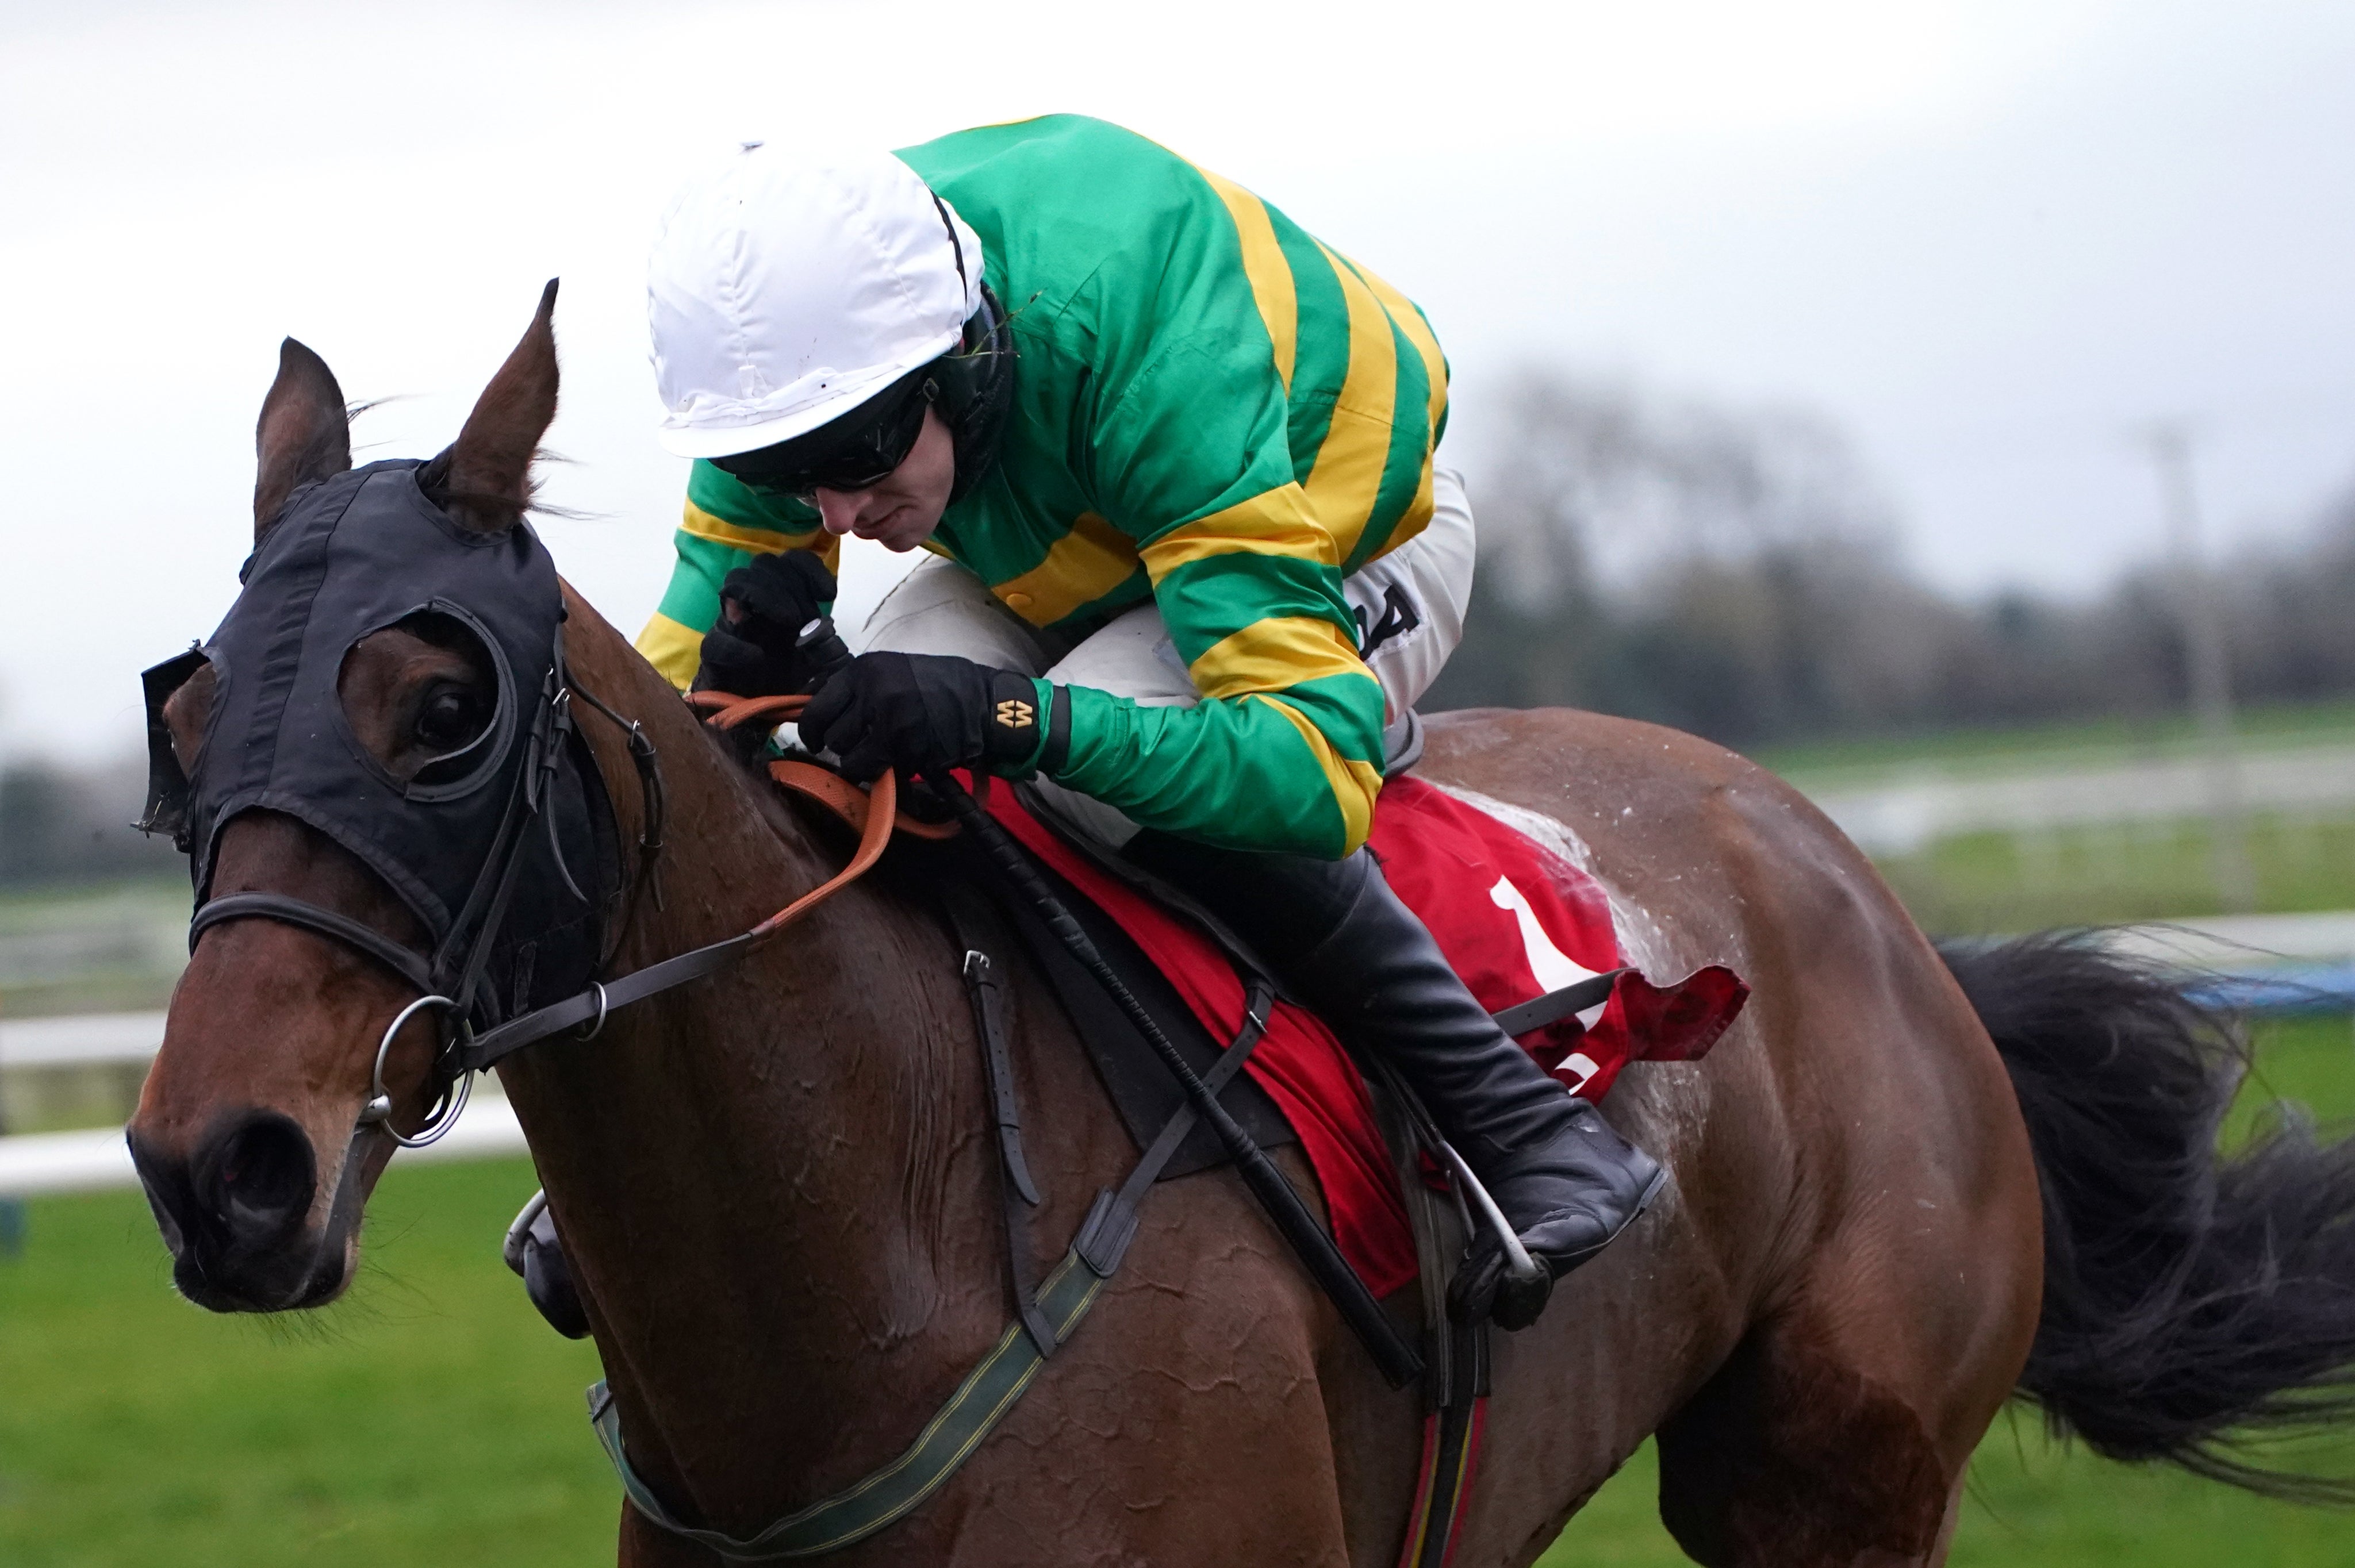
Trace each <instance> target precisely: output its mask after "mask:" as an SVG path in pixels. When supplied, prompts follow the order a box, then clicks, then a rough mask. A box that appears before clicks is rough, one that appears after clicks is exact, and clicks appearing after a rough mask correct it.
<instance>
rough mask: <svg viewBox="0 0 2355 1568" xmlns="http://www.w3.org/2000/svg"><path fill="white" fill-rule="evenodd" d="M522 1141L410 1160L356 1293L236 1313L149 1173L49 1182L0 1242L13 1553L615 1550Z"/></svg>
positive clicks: (23, 1563) (436, 1558)
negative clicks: (522, 1257)
mask: <svg viewBox="0 0 2355 1568" xmlns="http://www.w3.org/2000/svg"><path fill="white" fill-rule="evenodd" d="M534 1185H536V1182H535V1181H534V1179H533V1175H532V1171H531V1167H530V1166H529V1165H528V1164H527V1163H526V1162H523V1161H517V1160H501V1161H493V1162H484V1163H477V1164H458V1165H427V1166H421V1167H415V1168H411V1169H407V1170H400V1169H396V1170H395V1171H392V1172H391V1173H390V1174H389V1175H388V1177H387V1178H386V1180H385V1181H384V1183H383V1186H382V1189H381V1191H380V1192H378V1196H377V1198H376V1201H375V1202H374V1204H373V1205H372V1206H371V1217H370V1220H369V1238H368V1240H369V1262H368V1265H367V1266H366V1271H365V1273H364V1275H363V1277H362V1279H361V1281H360V1283H359V1285H358V1286H357V1288H356V1289H355V1290H354V1292H353V1297H354V1298H353V1299H351V1300H349V1301H348V1302H346V1304H343V1305H340V1306H338V1307H336V1308H333V1309H331V1310H330V1311H329V1312H327V1313H325V1314H323V1315H320V1316H319V1317H317V1318H314V1319H266V1320H265V1319H250V1318H235V1319H230V1318H217V1317H214V1316H212V1315H210V1314H208V1313H205V1312H201V1311H199V1310H197V1308H194V1307H191V1306H188V1305H187V1304H186V1303H185V1302H183V1301H181V1300H180V1299H179V1298H177V1297H176V1296H175V1295H173V1294H172V1293H171V1287H170V1283H169V1267H168V1265H167V1263H166V1261H165V1255H164V1249H163V1245H162V1243H161V1242H159V1241H158V1240H157V1239H156V1235H155V1223H154V1221H153V1220H151V1219H150V1218H149V1217H148V1214H147V1212H146V1204H145V1202H144V1200H143V1199H141V1198H140V1197H139V1196H138V1195H137V1194H135V1193H109V1194H104V1195H99V1196H92V1197H87V1198H72V1199H54V1200H48V1201H42V1202H35V1203H33V1204H32V1205H31V1206H30V1207H31V1213H30V1216H29V1236H28V1241H27V1247H26V1250H25V1252H24V1254H23V1255H21V1256H20V1257H18V1258H16V1260H15V1261H13V1262H8V1263H0V1563H7V1564H9V1565H10V1568H49V1565H52V1564H55V1565H59V1568H62V1565H65V1564H73V1565H75V1568H80V1565H82V1564H117V1563H120V1564H139V1565H145V1564H150V1563H155V1564H163V1563H170V1564H172V1565H173V1568H212V1565H216V1564H218V1568H272V1565H275V1564H282V1563H283V1564H290V1565H291V1564H308V1563H319V1562H322V1561H333V1562H336V1563H342V1564H368V1563H383V1564H387V1565H391V1564H401V1565H404V1568H407V1565H410V1564H419V1563H433V1564H460V1563H485V1564H488V1563H498V1564H502V1565H515V1568H527V1565H530V1564H537V1563H549V1564H554V1563H567V1564H573V1563H595V1562H599V1561H604V1562H610V1561H612V1556H613V1521H614V1519H615V1517H616V1513H617V1510H618V1509H619V1507H620V1501H619V1499H620V1491H619V1488H618V1487H617V1485H616V1484H615V1482H614V1480H613V1472H612V1471H611V1469H610V1468H609V1467H607V1465H606V1463H605V1459H604V1456H603V1455H602V1452H600V1450H599V1449H598V1447H597V1445H596V1442H595V1439H594V1438H593V1437H592V1436H591V1435H590V1431H589V1426H588V1422H587V1419H586V1416H585V1413H584V1407H583V1405H582V1403H581V1390H582V1389H583V1388H584V1387H586V1386H587V1385H588V1384H589V1383H590V1382H591V1381H592V1380H593V1379H594V1378H595V1376H596V1375H597V1361H596V1357H595V1354H594V1353H593V1352H592V1351H590V1350H589V1349H588V1348H587V1347H585V1346H582V1345H575V1344H572V1343H570V1342H568V1341H566V1340H560V1339H559V1338H558V1337H557V1336H556V1335H554V1334H553V1333H550V1332H549V1330H548V1329H547V1328H546V1326H545V1325H543V1324H542V1323H541V1322H540V1321H539V1319H538V1316H537V1315H535V1314H534V1313H533V1311H532V1310H531V1308H530V1306H529V1304H528V1303H527V1302H526V1301H525V1299H524V1297H523V1292H522V1290H521V1288H520V1287H518V1286H517V1282H516V1280H515V1278H514V1277H513V1276H512V1275H510V1274H508V1273H507V1272H506V1268H505V1267H504V1266H502V1265H501V1264H500V1262H499V1260H498V1254H497V1248H498V1240H499V1237H500V1235H501V1234H502V1233H503V1232H504V1230H505V1228H506V1222H507V1221H508V1219H509V1218H511V1217H512V1216H513V1214H514V1213H515V1210H516V1209H517V1206H519V1205H520V1204H521V1203H522V1202H523V1200H524V1199H525V1198H527V1197H528V1196H529V1195H530V1193H531V1190H532V1188H533V1186H534Z"/></svg>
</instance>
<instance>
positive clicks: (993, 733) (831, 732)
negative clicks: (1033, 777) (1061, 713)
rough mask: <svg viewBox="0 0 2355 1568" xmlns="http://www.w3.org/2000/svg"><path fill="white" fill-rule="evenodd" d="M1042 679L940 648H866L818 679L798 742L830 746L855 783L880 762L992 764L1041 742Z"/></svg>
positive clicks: (1017, 759) (926, 767) (1019, 756)
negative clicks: (887, 650)
mask: <svg viewBox="0 0 2355 1568" xmlns="http://www.w3.org/2000/svg"><path fill="white" fill-rule="evenodd" d="M1038 710H1039V688H1038V684H1037V683H1035V682H1033V681H1032V680H1031V679H1030V677H1029V676H1028V675H1019V674H1017V673H1014V672H1013V671H1011V670H994V669H992V668H990V667H989V666H988V665H986V664H976V663H975V662H973V661H972V660H970V659H959V658H956V657H954V655H951V654H941V653H862V654H860V655H859V656H858V658H856V659H853V660H851V661H850V662H848V663H847V664H845V665H843V666H842V668H841V669H839V670H837V671H836V672H835V673H833V674H832V675H830V676H828V677H827V678H826V683H825V684H824V685H822V686H820V687H819V688H818V691H817V695H815V696H814V697H812V698H811V699H810V705H809V706H808V707H807V708H805V710H803V713H802V716H801V736H802V744H803V745H805V746H806V747H809V748H810V749H812V750H813V751H819V750H824V751H831V752H833V753H834V754H835V755H836V756H837V757H839V758H842V770H843V771H844V772H845V773H847V774H848V775H849V776H850V777H851V778H852V779H856V780H857V781H858V782H859V783H861V784H864V783H865V782H867V781H868V779H872V778H874V777H875V776H876V775H877V774H879V773H880V772H882V771H883V769H885V768H898V769H899V770H900V772H901V773H902V774H921V773H929V772H932V771H933V770H934V769H936V768H973V767H984V768H997V767H1009V766H1013V765H1016V764H1018V763H1022V762H1025V761H1028V759H1029V757H1030V755H1031V753H1032V752H1034V751H1036V750H1038V749H1039V725H1040V724H1041V722H1043V720H1044V718H1045V716H1046V715H1043V714H1041V713H1039V711H1038Z"/></svg>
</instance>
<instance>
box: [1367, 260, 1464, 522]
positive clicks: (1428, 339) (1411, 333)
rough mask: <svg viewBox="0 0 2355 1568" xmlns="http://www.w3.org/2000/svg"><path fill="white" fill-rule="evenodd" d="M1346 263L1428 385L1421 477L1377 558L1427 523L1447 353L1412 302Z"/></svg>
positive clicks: (1444, 404) (1443, 403) (1444, 401)
mask: <svg viewBox="0 0 2355 1568" xmlns="http://www.w3.org/2000/svg"><path fill="white" fill-rule="evenodd" d="M1348 265H1349V268H1350V270H1353V271H1355V272H1356V273H1357V274H1358V276H1359V278H1361V279H1363V280H1365V284H1366V287H1367V288H1369V289H1371V290H1372V291H1373V292H1374V297H1375V298H1376V299H1378V300H1380V302H1382V308H1383V309H1384V310H1385V311H1387V312H1388V313H1390V318H1391V320H1392V321H1393V322H1396V323H1398V328H1399V330H1400V331H1401V332H1402V333H1404V334H1406V340H1407V341H1408V342H1409V343H1411V344H1414V350H1415V352H1416V353H1417V354H1419V355H1422V356H1423V381H1424V383H1425V384H1426V385H1427V386H1428V387H1429V388H1430V393H1429V396H1428V397H1427V399H1426V406H1425V408H1424V409H1423V421H1424V422H1423V478H1422V480H1421V482H1419V483H1417V484H1416V486H1415V489H1414V499H1413V500H1412V501H1411V502H1409V503H1407V508H1406V510H1405V511H1404V512H1403V513H1401V514H1399V520H1398V525H1397V526H1396V527H1394V528H1392V529H1391V536H1390V537H1389V538H1387V539H1385V540H1383V541H1382V547H1381V549H1380V550H1379V551H1377V552H1376V556H1377V558H1379V557H1380V556H1387V555H1389V554H1390V553H1391V551H1392V550H1395V549H1397V548H1398V547H1399V546H1401V545H1403V544H1405V543H1406V542H1407V541H1408V540H1409V539H1412V538H1413V537H1414V536H1415V535H1417V534H1420V533H1422V532H1423V529H1424V528H1425V527H1426V526H1428V525H1429V524H1430V523H1431V514H1432V497H1431V462H1432V452H1433V449H1434V448H1435V447H1437V445H1438V444H1439V443H1438V440H1437V436H1438V432H1439V416H1440V414H1441V413H1442V411H1444V409H1445V408H1446V407H1447V356H1446V355H1443V354H1442V353H1440V351H1439V339H1437V338H1436V337H1433V335H1432V332H1431V323H1428V322H1426V321H1424V320H1423V313H1422V312H1421V311H1418V310H1416V309H1415V308H1414V302H1413V301H1412V300H1410V299H1408V298H1407V297H1406V296H1405V295H1404V294H1401V293H1400V292H1399V291H1397V290H1396V289H1394V288H1392V287H1391V285H1390V284H1388V283H1386V282H1384V281H1382V280H1381V279H1380V277H1378V276H1377V275H1375V274H1374V273H1372V272H1369V271H1368V270H1366V269H1365V268H1363V267H1360V266H1359V265H1358V264H1357V263H1356V262H1355V261H1351V262H1349V263H1348ZM1393 396H1395V394H1393Z"/></svg>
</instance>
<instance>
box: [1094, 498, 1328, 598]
mask: <svg viewBox="0 0 2355 1568" xmlns="http://www.w3.org/2000/svg"><path fill="white" fill-rule="evenodd" d="M1141 553H1142V554H1143V556H1145V569H1146V571H1147V572H1149V573H1150V574H1152V577H1153V583H1154V586H1155V587H1156V588H1158V587H1159V586H1160V585H1161V580H1162V579H1163V578H1164V577H1167V576H1168V575H1169V574H1170V573H1172V572H1174V571H1176V570H1177V568H1178V567H1184V566H1190V565H1192V564H1193V563H1194V562H1196V561H1200V560H1207V559H1209V557H1210V556H1243V555H1248V556H1297V557H1298V558H1300V559H1302V560H1305V561H1322V562H1324V563H1325V564H1326V565H1327V566H1328V567H1337V566H1339V565H1340V564H1341V556H1340V553H1339V552H1338V551H1337V550H1336V549H1334V547H1333V536H1332V535H1330V534H1327V532H1325V530H1324V529H1323V528H1321V527H1319V526H1318V525H1317V522H1316V518H1315V517H1313V516H1311V515H1310V514H1309V512H1308V497H1307V495H1306V494H1305V493H1304V492H1303V491H1302V490H1301V488H1300V486H1298V485H1296V484H1286V485H1282V486H1279V487H1278V488H1276V489H1274V490H1266V491H1262V492H1261V493H1259V494H1257V495H1254V496H1252V498H1251V499H1250V500H1249V501H1239V502H1237V503H1235V504H1234V505H1232V506H1230V507H1227V508H1226V509H1224V510H1223V511H1219V512H1213V513H1211V514H1209V516H1208V517H1202V518H1198V519H1196V520H1195V521H1193V522H1191V523H1188V524H1184V525H1183V526H1180V527H1177V528H1172V529H1170V530H1169V532H1167V534H1164V535H1161V537H1159V538H1158V539H1156V540H1155V541H1153V543H1151V544H1150V545H1147V546H1145V548H1144V550H1143V551H1142V552H1141Z"/></svg>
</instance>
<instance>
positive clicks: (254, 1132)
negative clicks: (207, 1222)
mask: <svg viewBox="0 0 2355 1568" xmlns="http://www.w3.org/2000/svg"><path fill="white" fill-rule="evenodd" d="M316 1180H317V1169H316V1164H315V1161H314V1158H313V1155H312V1152H311V1140H310V1139H308V1138H307V1137H305V1136H304V1132H303V1129H302V1128H300V1127H298V1126H296V1125H295V1124H294V1122H293V1121H292V1120H290V1119H289V1118H285V1117H283V1116H280V1115H277V1114H275V1113H274V1112H265V1113H263V1114H262V1115H261V1116H258V1117H256V1118H253V1119H252V1120H251V1121H249V1122H247V1123H246V1124H245V1125H244V1126H243V1127H240V1128H238V1129H237V1131H236V1132H234V1133H232V1134H230V1135H229V1139H227V1140H226V1141H225V1142H224V1143H223V1144H222V1145H221V1150H220V1157H219V1160H218V1163H217V1164H216V1165H215V1166H214V1176H213V1181H212V1186H213V1198H214V1204H213V1207H214V1212H215V1213H216V1214H218V1217H219V1218H220V1219H221V1220H222V1221H223V1222H224V1223H225V1224H227V1225H228V1227H229V1230H230V1231H231V1233H232V1234H239V1235H240V1236H242V1237H243V1238H245V1239H247V1240H249V1241H250V1240H258V1239H260V1237H261V1235H263V1234H268V1233H272V1232H276V1231H281V1230H284V1229H287V1228H290V1227H291V1226H293V1225H294V1224H298V1223H300V1222H301V1220H302V1219H303V1218H304V1215H306V1214H308V1213H310V1209H311V1194H312V1192H313V1189H314V1183H315V1181H316Z"/></svg>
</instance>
